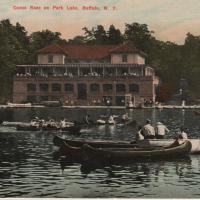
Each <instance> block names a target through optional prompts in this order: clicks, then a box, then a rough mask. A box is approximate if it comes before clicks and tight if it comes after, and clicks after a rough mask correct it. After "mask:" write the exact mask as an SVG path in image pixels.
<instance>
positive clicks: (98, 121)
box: [97, 117, 106, 125]
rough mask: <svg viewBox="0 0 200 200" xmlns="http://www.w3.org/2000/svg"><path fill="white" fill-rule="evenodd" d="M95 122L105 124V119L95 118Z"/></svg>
mask: <svg viewBox="0 0 200 200" xmlns="http://www.w3.org/2000/svg"><path fill="white" fill-rule="evenodd" d="M97 124H99V125H101V124H106V121H105V120H104V119H102V118H101V117H100V118H99V119H97Z"/></svg>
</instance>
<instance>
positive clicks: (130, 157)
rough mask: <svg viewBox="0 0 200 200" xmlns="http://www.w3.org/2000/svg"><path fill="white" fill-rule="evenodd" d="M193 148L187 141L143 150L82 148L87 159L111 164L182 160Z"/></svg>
mask: <svg viewBox="0 0 200 200" xmlns="http://www.w3.org/2000/svg"><path fill="white" fill-rule="evenodd" d="M191 148H192V144H191V142H190V141H188V140H185V141H183V142H182V143H181V144H179V142H178V141H175V142H174V143H173V144H171V145H170V146H169V147H165V148H164V147H160V148H154V149H151V148H150V149H148V148H147V149H145V148H143V149H141V148H124V149H122V148H113V149H106V148H94V147H92V146H90V145H88V144H85V145H83V146H82V147H81V151H82V154H83V155H85V159H95V160H97V161H100V162H103V163H109V164H118V163H126V162H128V163H130V162H134V161H139V160H154V159H155V160H163V159H167V160H168V159H172V158H173V159H174V158H181V157H185V156H187V155H188V153H189V152H190V150H191Z"/></svg>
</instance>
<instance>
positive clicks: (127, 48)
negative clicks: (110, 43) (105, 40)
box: [110, 42, 146, 56]
mask: <svg viewBox="0 0 200 200" xmlns="http://www.w3.org/2000/svg"><path fill="white" fill-rule="evenodd" d="M110 52H111V53H138V54H140V55H142V56H146V54H145V53H144V52H142V51H140V50H138V49H137V48H136V47H135V45H134V44H133V43H132V42H126V43H124V44H121V45H117V46H116V47H115V48H113V49H111V50H110Z"/></svg>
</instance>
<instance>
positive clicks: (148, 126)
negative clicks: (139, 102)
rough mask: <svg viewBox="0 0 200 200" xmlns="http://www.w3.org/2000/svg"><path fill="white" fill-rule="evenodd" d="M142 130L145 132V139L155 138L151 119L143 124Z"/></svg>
mask: <svg viewBox="0 0 200 200" xmlns="http://www.w3.org/2000/svg"><path fill="white" fill-rule="evenodd" d="M142 131H143V133H144V139H154V138H155V129H154V127H153V126H152V125H151V120H150V119H147V120H146V124H145V125H144V126H143V128H142Z"/></svg>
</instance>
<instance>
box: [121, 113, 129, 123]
mask: <svg viewBox="0 0 200 200" xmlns="http://www.w3.org/2000/svg"><path fill="white" fill-rule="evenodd" d="M128 120H129V117H128V113H125V114H123V115H122V121H123V122H127V121H128Z"/></svg>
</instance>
